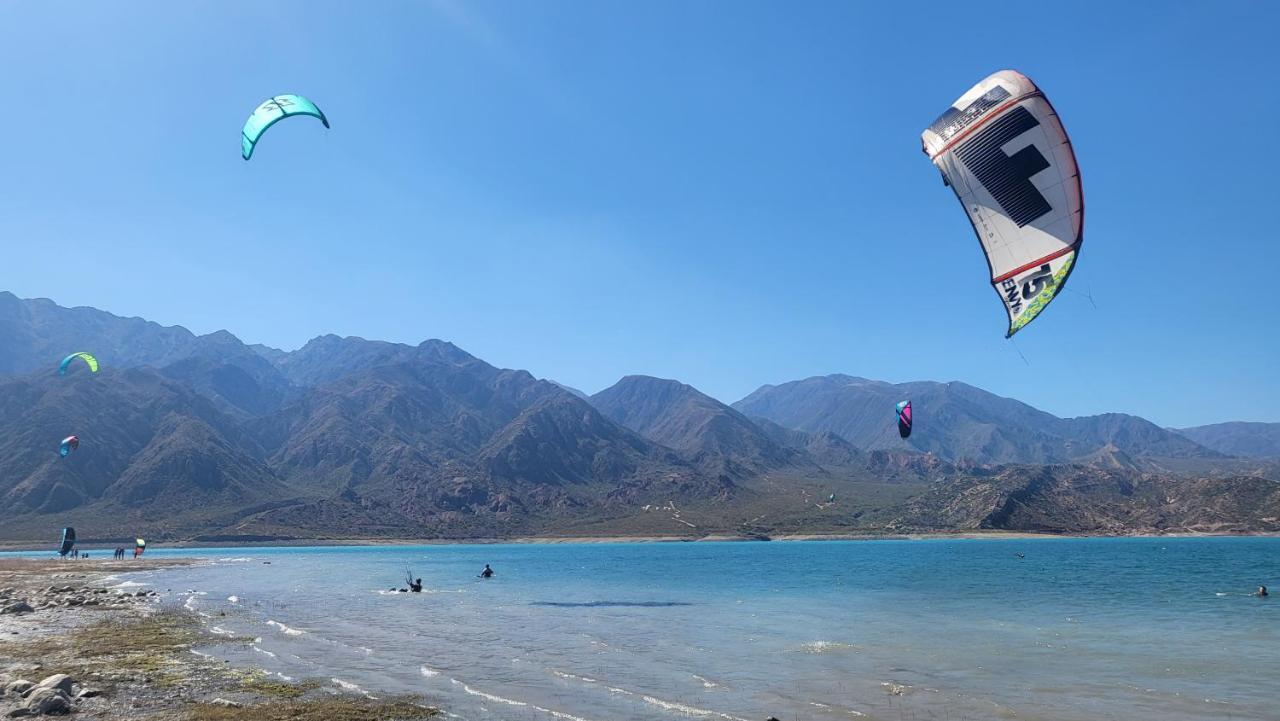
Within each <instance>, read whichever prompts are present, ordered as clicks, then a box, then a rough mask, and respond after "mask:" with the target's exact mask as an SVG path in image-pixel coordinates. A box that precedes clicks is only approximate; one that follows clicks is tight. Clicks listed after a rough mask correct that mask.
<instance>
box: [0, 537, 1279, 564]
mask: <svg viewBox="0 0 1280 721" xmlns="http://www.w3.org/2000/svg"><path fill="white" fill-rule="evenodd" d="M1229 537H1247V538H1267V537H1280V533H1275V532H1271V531H1240V532H1229V533H1209V532H1190V531H1178V532H1170V533H1154V532H1149V531H1144V532H1134V533H1043V532H1032V531H956V532H942V531H939V532H929V533H864V534H857V533H787V534H777V535H759V536H754V535H753V536H740V535H731V534H709V535H705V536H527V537H514V538H256V539H253V540H234V539H226V540H216V541H172V542H167V541H155V542H153V543H152V548H273V547H303V546H306V547H314V546H435V545H451V546H453V545H493V544H502V543H513V544H564V543H707V542H732V543H736V542H742V543H745V542H753V541H756V542H758V541H783V542H785V541H928V540H1036V539H1046V538H1229ZM115 545H119V544H118V543H117V542H114V541H102V542H97V543H95V542H92V541H86V542H85V543H84V544H83V545H81V546H80V550H81V552H83V553H89V554H90V560H92V559H93V558H96V556H94V555H93V554H97V553H105V552H107V551H108V550H110V547H111V546H115ZM52 548H53V546H52V544H50V543H36V542H30V541H0V552H28V551H33V552H38V551H44V550H48V551H49V552H50V553H53V552H54V551H53V550H52ZM104 558H105V556H104Z"/></svg>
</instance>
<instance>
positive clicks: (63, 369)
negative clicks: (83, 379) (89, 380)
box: [58, 351, 98, 376]
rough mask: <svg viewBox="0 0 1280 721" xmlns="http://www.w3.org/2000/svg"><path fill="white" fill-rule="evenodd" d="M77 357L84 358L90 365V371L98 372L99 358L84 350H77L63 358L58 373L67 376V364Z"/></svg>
mask: <svg viewBox="0 0 1280 721" xmlns="http://www.w3.org/2000/svg"><path fill="white" fill-rule="evenodd" d="M77 358H81V359H83V360H84V362H85V364H87V365H88V366H89V371H90V372H92V373H97V372H98V359H97V358H94V357H93V356H91V355H89V354H88V353H85V352H84V351H76V352H75V353H72V354H71V355H69V356H67V357H66V358H63V359H62V362H61V363H59V364H58V375H60V376H65V375H66V374H67V366H69V365H71V361H73V360H75V359H77Z"/></svg>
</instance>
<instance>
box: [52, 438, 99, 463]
mask: <svg viewBox="0 0 1280 721" xmlns="http://www.w3.org/2000/svg"><path fill="white" fill-rule="evenodd" d="M79 447H80V436H67V437H66V438H63V439H62V443H60V444H58V455H60V456H62V457H63V458H66V457H67V456H68V455H70V454H71V452H72V451H74V450H75V449H77V448H79ZM90 455H92V454H90Z"/></svg>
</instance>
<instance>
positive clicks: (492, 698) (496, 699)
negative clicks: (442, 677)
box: [449, 678, 529, 706]
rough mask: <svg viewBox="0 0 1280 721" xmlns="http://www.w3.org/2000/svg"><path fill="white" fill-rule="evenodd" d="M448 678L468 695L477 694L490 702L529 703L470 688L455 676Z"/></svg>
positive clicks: (515, 704) (522, 704) (520, 704)
mask: <svg viewBox="0 0 1280 721" xmlns="http://www.w3.org/2000/svg"><path fill="white" fill-rule="evenodd" d="M449 680H450V681H452V682H453V683H455V684H457V685H459V686H461V687H462V690H463V691H466V692H467V693H468V694H470V695H472V696H479V697H480V698H482V699H485V700H486V701H492V702H494V703H505V704H507V705H508V706H528V705H529V704H527V703H525V702H524V701H516V700H515V699H509V698H503V697H501V696H494V695H493V694H491V693H485V692H484V691H479V690H476V689H474V688H471V687H470V686H468V685H466V684H465V683H463V682H461V681H459V680H458V679H456V678H451V679H449Z"/></svg>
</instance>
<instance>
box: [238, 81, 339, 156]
mask: <svg viewBox="0 0 1280 721" xmlns="http://www.w3.org/2000/svg"><path fill="white" fill-rule="evenodd" d="M294 115H310V116H311V117H313V118H316V119H318V120H319V121H320V122H322V123H324V126H325V127H326V128H327V127H329V119H328V118H326V117H325V116H324V112H323V111H321V110H320V108H318V107H317V106H316V104H315V103H313V102H311V101H310V100H307V99H306V98H304V97H302V96H301V95H277V96H275V97H274V98H267V100H266V102H264V103H262V105H259V106H258V109H257V110H255V111H253V115H250V116H249V119H248V120H246V121H245V123H244V130H243V131H241V133H240V157H242V158H244V159H245V160H248V159H249V158H250V157H252V156H253V148H254V147H255V146H256V145H257V144H258V140H259V139H260V138H261V137H262V134H263V133H265V132H267V128H270V127H271V126H272V125H275V124H276V123H278V122H280V121H281V120H284V119H285V118H289V117H293V116H294Z"/></svg>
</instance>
